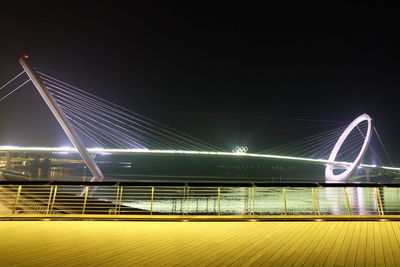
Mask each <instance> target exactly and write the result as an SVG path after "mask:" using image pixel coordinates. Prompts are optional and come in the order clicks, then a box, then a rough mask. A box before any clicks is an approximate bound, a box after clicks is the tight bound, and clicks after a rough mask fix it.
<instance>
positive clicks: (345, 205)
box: [0, 183, 400, 215]
mask: <svg viewBox="0 0 400 267" xmlns="http://www.w3.org/2000/svg"><path fill="white" fill-rule="evenodd" d="M19 213H24V214H103V215H105V214H109V215H140V214H143V215H400V187H396V186H394V185H393V186H392V185H380V184H377V185H370V184H369V185H349V184H347V185H340V184H336V185H332V184H326V185H321V184H312V185H307V184H306V185H287V184H286V185H282V184H281V185H276V184H269V185H262V186H260V185H258V186H254V185H253V186H243V185H238V186H236V185H228V186H223V185H218V186H213V185H173V184H172V185H168V184H166V185H163V184H160V185H140V184H139V185H138V184H134V185H129V184H128V185H121V184H112V185H110V184H102V183H96V184H94V185H91V184H89V183H88V184H83V185H80V184H12V183H8V184H7V183H2V184H0V214H1V215H6V214H19Z"/></svg>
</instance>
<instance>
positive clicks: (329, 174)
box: [325, 113, 372, 182]
mask: <svg viewBox="0 0 400 267" xmlns="http://www.w3.org/2000/svg"><path fill="white" fill-rule="evenodd" d="M363 121H367V122H368V129H367V134H366V135H365V139H364V143H363V145H362V147H361V150H360V153H359V154H358V156H357V158H356V159H355V160H354V162H353V163H351V164H350V166H346V167H345V168H346V170H345V171H344V172H342V173H340V174H337V175H335V174H334V173H333V169H334V166H335V164H334V163H328V164H326V168H325V178H326V180H327V181H332V182H336V181H343V180H346V179H348V178H349V177H350V176H351V175H352V174H353V172H354V170H355V169H356V168H357V167H358V165H359V164H360V163H361V161H362V160H363V158H364V156H365V153H366V152H367V148H368V145H369V141H370V140H371V135H372V119H371V117H370V116H368V115H367V114H365V113H364V114H362V115H361V116H359V117H357V118H356V119H355V120H354V121H353V122H352V123H350V125H349V126H347V128H346V130H344V132H343V133H342V135H341V136H340V137H339V140H337V142H336V144H335V146H334V147H333V149H332V152H331V154H330V155H329V159H328V161H329V162H334V161H335V159H336V155H337V153H338V152H339V150H340V147H341V146H342V145H343V143H344V141H345V140H346V138H347V137H348V136H349V134H350V133H351V131H352V130H353V129H354V128H356V127H357V126H358V124H360V123H361V122H363Z"/></svg>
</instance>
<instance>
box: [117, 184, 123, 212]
mask: <svg viewBox="0 0 400 267" xmlns="http://www.w3.org/2000/svg"><path fill="white" fill-rule="evenodd" d="M123 193H124V187H123V186H121V187H120V188H119V202H118V209H117V212H118V215H120V214H121V206H122V195H123Z"/></svg>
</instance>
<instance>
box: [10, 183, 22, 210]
mask: <svg viewBox="0 0 400 267" xmlns="http://www.w3.org/2000/svg"><path fill="white" fill-rule="evenodd" d="M21 190H22V185H20V186H18V191H17V196H16V197H15V203H14V207H13V209H12V214H15V211H16V209H17V205H18V201H19V197H20V195H21Z"/></svg>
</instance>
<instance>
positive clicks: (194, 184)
mask: <svg viewBox="0 0 400 267" xmlns="http://www.w3.org/2000/svg"><path fill="white" fill-rule="evenodd" d="M1 185H82V186H185V185H187V186H190V187H205V186H212V187H218V186H223V187H251V186H254V187H400V183H319V182H318V183H317V182H316V183H281V182H276V183H274V182H265V183H264V182H248V183H247V182H237V183H235V182H159V181H157V182H151V181H146V182H121V181H115V182H83V181H48V180H44V181H0V186H1Z"/></svg>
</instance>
